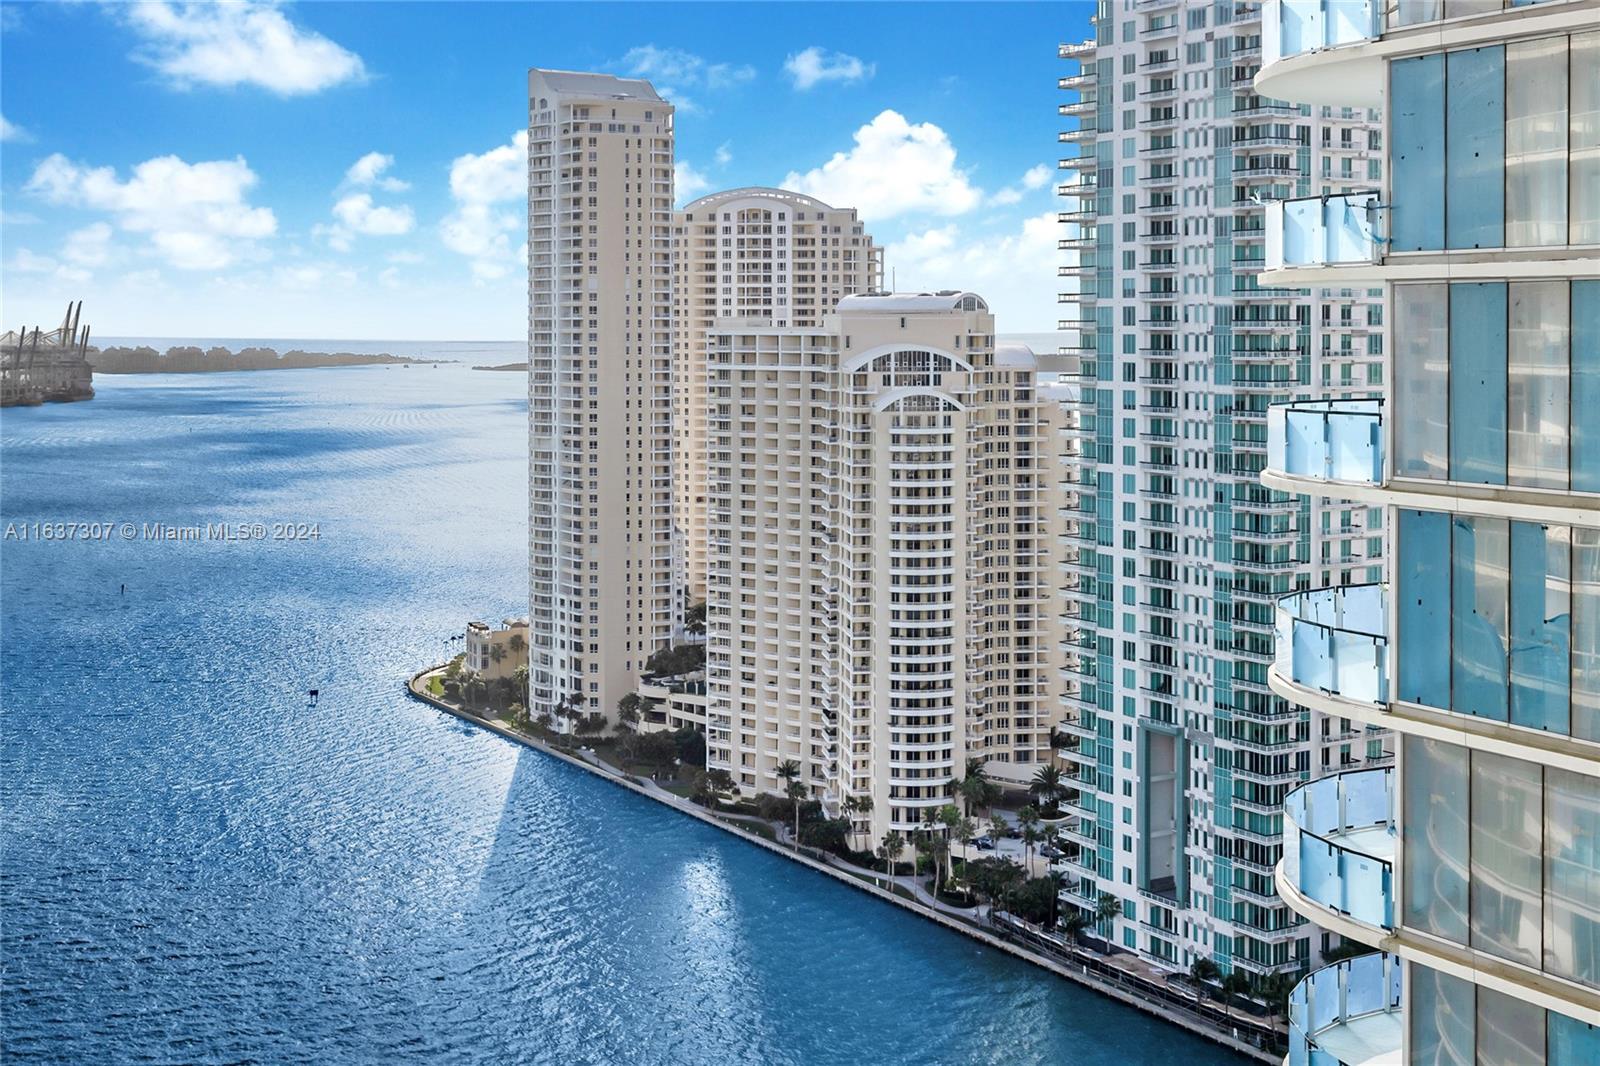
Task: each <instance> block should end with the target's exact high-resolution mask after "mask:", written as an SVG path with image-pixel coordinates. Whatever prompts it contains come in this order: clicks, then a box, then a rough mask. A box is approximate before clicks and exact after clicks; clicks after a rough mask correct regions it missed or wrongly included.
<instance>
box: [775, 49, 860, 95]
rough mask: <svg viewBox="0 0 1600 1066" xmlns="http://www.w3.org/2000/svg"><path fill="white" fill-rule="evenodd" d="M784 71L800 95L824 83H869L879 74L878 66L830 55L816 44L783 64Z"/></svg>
mask: <svg viewBox="0 0 1600 1066" xmlns="http://www.w3.org/2000/svg"><path fill="white" fill-rule="evenodd" d="M783 69H784V72H785V73H787V74H788V75H789V80H790V82H791V83H793V85H794V87H795V88H796V89H798V90H799V91H800V92H805V91H806V90H808V89H811V88H813V87H814V86H817V85H820V84H822V83H823V82H825V81H836V82H839V83H840V84H842V85H849V84H850V83H852V82H858V81H866V80H867V79H868V78H870V77H872V76H873V75H874V74H876V73H877V71H878V68H877V65H876V64H873V63H864V62H862V61H861V60H860V59H857V58H856V57H855V56H852V55H846V54H845V53H843V52H830V51H828V50H827V49H826V48H819V47H817V46H816V45H812V46H811V47H810V48H807V49H806V50H805V51H803V52H796V53H794V54H793V55H791V56H789V58H788V59H785V60H784V61H783Z"/></svg>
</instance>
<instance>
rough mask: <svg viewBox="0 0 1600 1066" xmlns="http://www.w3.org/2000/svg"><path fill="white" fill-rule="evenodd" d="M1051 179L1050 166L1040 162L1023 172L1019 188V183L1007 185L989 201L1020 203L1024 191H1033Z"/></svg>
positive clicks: (993, 202)
mask: <svg viewBox="0 0 1600 1066" xmlns="http://www.w3.org/2000/svg"><path fill="white" fill-rule="evenodd" d="M1049 180H1050V168H1049V167H1047V166H1045V165H1044V164H1043V163H1040V164H1039V165H1037V166H1032V167H1029V168H1028V169H1027V170H1026V171H1024V172H1023V175H1022V179H1021V181H1019V182H1018V185H1020V186H1021V188H1018V185H1007V186H1006V187H1005V188H1003V189H1001V190H1000V191H999V192H997V193H995V194H994V195H993V196H991V197H989V202H990V203H991V204H999V205H1004V204H1014V203H1018V202H1019V201H1021V199H1022V197H1023V195H1024V193H1026V192H1032V191H1033V190H1034V189H1038V188H1042V187H1043V186H1044V183H1045V182H1047V181H1049Z"/></svg>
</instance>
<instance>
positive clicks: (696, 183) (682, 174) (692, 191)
mask: <svg viewBox="0 0 1600 1066" xmlns="http://www.w3.org/2000/svg"><path fill="white" fill-rule="evenodd" d="M710 188H711V179H710V178H708V177H706V176H705V175H704V174H702V173H700V172H699V171H698V170H696V169H695V168H694V167H693V165H691V164H690V163H688V162H686V161H684V160H682V159H680V160H678V161H677V162H676V163H674V164H672V189H673V192H674V193H675V194H676V195H677V199H678V204H679V205H680V206H681V205H683V204H686V203H688V202H689V201H690V200H693V199H694V198H695V197H697V196H700V195H702V194H703V193H705V192H706V191H708V190H709V189H710Z"/></svg>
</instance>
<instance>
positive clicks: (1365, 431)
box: [1267, 400, 1383, 485]
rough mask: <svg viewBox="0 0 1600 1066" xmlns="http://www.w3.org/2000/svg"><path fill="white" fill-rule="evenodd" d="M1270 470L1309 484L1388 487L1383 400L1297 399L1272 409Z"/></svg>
mask: <svg viewBox="0 0 1600 1066" xmlns="http://www.w3.org/2000/svg"><path fill="white" fill-rule="evenodd" d="M1267 470H1268V471H1269V472H1270V473H1273V474H1277V475H1279V476H1282V477H1289V478H1303V479H1306V480H1309V481H1343V482H1355V483H1359V484H1365V485H1379V484H1382V483H1383V401H1382V400H1296V401H1293V402H1290V403H1275V404H1273V405H1272V406H1271V407H1269V408H1267Z"/></svg>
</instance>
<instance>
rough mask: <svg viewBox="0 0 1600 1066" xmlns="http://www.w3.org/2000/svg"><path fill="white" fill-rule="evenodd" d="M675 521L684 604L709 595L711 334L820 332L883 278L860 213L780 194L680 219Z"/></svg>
mask: <svg viewBox="0 0 1600 1066" xmlns="http://www.w3.org/2000/svg"><path fill="white" fill-rule="evenodd" d="M672 232H673V253H672V259H673V281H674V296H673V304H674V307H673V312H674V334H673V338H674V340H673V348H674V350H673V358H674V362H673V365H672V420H673V463H674V469H673V506H672V513H673V523H674V525H675V526H676V532H677V540H678V554H679V557H680V559H681V560H682V567H683V575H682V577H681V581H682V584H683V592H684V599H685V601H686V605H692V604H695V603H701V602H704V600H705V598H706V348H705V346H706V331H707V330H709V329H710V328H711V325H712V323H713V321H715V320H716V319H737V320H738V321H739V322H741V323H744V324H745V325H751V326H755V325H765V326H775V327H777V328H779V329H787V328H797V329H815V328H817V327H819V326H821V325H822V316H823V315H825V314H827V313H828V312H830V311H832V310H833V309H834V307H835V306H836V305H837V304H838V303H839V300H840V299H841V298H843V297H845V296H853V295H855V294H856V293H867V292H874V291H876V290H877V289H879V288H880V287H881V285H882V281H883V249H881V248H877V247H874V246H873V243H872V238H871V237H870V236H868V235H867V234H866V232H865V231H864V229H863V227H862V225H861V220H860V219H858V218H857V217H856V212H855V209H854V208H837V207H829V206H828V205H827V204H825V203H823V202H822V201H820V200H814V199H812V198H811V197H809V196H802V195H801V194H799V193H794V192H787V191H785V190H783V189H760V188H754V189H732V190H729V191H728V192H719V193H713V194H711V195H710V196H702V197H701V198H700V199H698V200H695V201H694V202H693V203H691V204H689V205H688V206H687V207H685V208H684V209H683V210H681V211H677V212H675V213H674V214H673V221H672Z"/></svg>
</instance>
